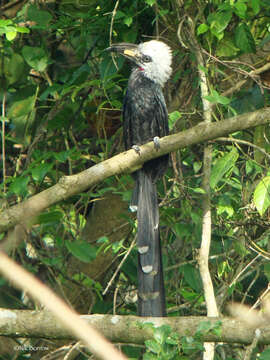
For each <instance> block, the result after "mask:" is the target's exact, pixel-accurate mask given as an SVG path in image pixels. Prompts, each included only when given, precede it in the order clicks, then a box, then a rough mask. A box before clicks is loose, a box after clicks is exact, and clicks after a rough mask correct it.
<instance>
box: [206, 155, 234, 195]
mask: <svg viewBox="0 0 270 360" xmlns="http://www.w3.org/2000/svg"><path fill="white" fill-rule="evenodd" d="M238 156H239V154H238V151H237V150H236V149H235V148H233V149H232V151H231V152H230V153H228V154H225V155H224V156H223V157H221V158H219V159H218V160H217V162H216V164H215V165H214V166H213V169H212V172H211V178H210V186H211V188H212V189H214V188H215V186H216V185H217V184H218V182H219V181H220V180H221V179H222V178H223V176H224V175H225V174H226V173H227V172H229V171H230V170H231V169H232V168H233V167H234V165H235V163H236V161H237V159H238Z"/></svg>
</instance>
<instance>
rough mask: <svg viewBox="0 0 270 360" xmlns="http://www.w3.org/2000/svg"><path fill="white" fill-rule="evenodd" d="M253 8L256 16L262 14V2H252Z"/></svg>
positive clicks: (256, 0)
mask: <svg viewBox="0 0 270 360" xmlns="http://www.w3.org/2000/svg"><path fill="white" fill-rule="evenodd" d="M251 6H252V9H253V11H254V14H255V15H257V14H258V13H259V12H260V0H251Z"/></svg>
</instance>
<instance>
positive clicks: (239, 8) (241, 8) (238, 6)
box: [234, 1, 247, 19]
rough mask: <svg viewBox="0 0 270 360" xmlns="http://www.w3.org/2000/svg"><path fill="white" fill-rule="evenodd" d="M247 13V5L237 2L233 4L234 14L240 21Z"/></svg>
mask: <svg viewBox="0 0 270 360" xmlns="http://www.w3.org/2000/svg"><path fill="white" fill-rule="evenodd" d="M246 12H247V5H246V4H244V3H243V2H240V1H237V2H236V3H235V4H234V13H235V14H236V15H237V16H239V17H240V18H241V19H245V17H246Z"/></svg>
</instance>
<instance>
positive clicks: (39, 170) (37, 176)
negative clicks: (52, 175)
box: [31, 163, 53, 182]
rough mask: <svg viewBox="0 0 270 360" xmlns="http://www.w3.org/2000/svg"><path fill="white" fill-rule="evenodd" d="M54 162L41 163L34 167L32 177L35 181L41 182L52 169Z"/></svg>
mask: <svg viewBox="0 0 270 360" xmlns="http://www.w3.org/2000/svg"><path fill="white" fill-rule="evenodd" d="M52 167H53V164H46V163H44V164H39V165H38V166H36V167H35V168H34V169H32V170H31V174H32V177H33V179H34V180H35V181H38V182H41V181H42V180H43V179H44V177H45V175H46V174H47V173H48V171H50V170H51V168H52Z"/></svg>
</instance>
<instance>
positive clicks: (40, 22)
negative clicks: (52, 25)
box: [27, 5, 52, 29]
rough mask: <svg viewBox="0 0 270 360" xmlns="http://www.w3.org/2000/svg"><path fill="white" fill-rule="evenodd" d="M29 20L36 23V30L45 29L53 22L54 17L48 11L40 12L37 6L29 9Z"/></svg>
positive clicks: (31, 6)
mask: <svg viewBox="0 0 270 360" xmlns="http://www.w3.org/2000/svg"><path fill="white" fill-rule="evenodd" d="M27 19H28V20H31V21H34V22H35V23H36V25H35V27H36V28H45V29H47V26H48V24H49V22H50V21H51V20H52V15H51V14H50V13H49V12H48V11H44V10H40V9H39V8H37V7H36V6H35V5H30V6H29V7H28V9H27Z"/></svg>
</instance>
